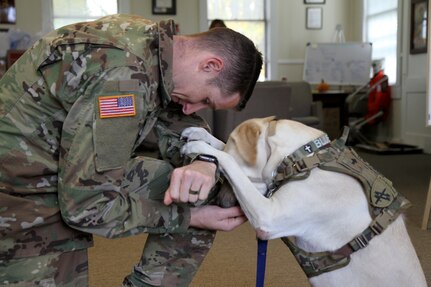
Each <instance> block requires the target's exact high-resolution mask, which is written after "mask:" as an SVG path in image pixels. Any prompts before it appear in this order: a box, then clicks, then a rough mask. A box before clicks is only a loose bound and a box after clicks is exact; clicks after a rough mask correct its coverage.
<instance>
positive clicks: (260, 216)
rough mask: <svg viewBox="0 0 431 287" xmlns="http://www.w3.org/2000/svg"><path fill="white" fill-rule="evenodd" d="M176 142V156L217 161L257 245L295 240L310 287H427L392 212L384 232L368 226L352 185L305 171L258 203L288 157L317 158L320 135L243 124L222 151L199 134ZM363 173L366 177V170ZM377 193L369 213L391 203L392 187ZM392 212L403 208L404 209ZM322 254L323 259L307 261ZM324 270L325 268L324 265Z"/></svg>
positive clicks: (344, 178) (357, 186)
mask: <svg viewBox="0 0 431 287" xmlns="http://www.w3.org/2000/svg"><path fill="white" fill-rule="evenodd" d="M182 136H183V137H184V138H187V139H188V143H187V144H186V145H185V146H184V147H183V150H182V152H183V153H185V154H189V153H202V154H210V155H213V156H215V157H217V159H218V161H219V165H220V169H221V170H222V172H223V173H224V174H225V176H226V177H227V179H228V181H229V182H230V184H231V186H232V188H233V191H234V193H235V196H236V198H237V199H238V201H239V204H240V205H241V207H242V209H243V210H244V213H245V215H246V216H247V218H248V219H249V222H250V223H251V225H252V226H253V227H254V229H255V230H256V233H257V236H258V237H259V238H261V239H274V238H281V237H285V238H286V237H289V238H291V237H294V238H295V243H294V244H293V246H296V247H294V248H293V249H292V248H291V250H293V251H294V254H295V253H296V252H297V250H302V251H303V252H302V253H301V252H299V253H298V254H299V255H298V254H296V255H297V259H298V258H299V259H298V261H299V262H300V261H304V262H305V263H304V262H302V263H303V265H302V267H303V269H304V271H305V270H306V269H308V271H310V270H311V273H307V272H306V273H307V275H308V277H310V279H309V280H310V283H311V284H312V285H313V286H331V287H334V286H343V287H345V286H349V287H353V286H361V287H362V286H376V287H383V286H391V287H392V286H415V287H420V286H427V284H426V281H425V276H424V274H423V271H422V268H421V265H420V263H419V260H418V258H417V255H416V252H415V250H414V248H413V245H412V243H411V241H410V238H409V235H408V233H407V230H406V227H405V224H404V220H403V217H402V216H396V217H392V215H393V214H394V213H395V212H394V211H392V210H391V208H392V205H391V206H389V207H385V208H384V209H383V210H389V211H388V212H386V211H385V212H384V214H383V215H384V216H383V220H382V218H380V220H379V221H377V223H379V224H381V225H385V224H384V223H385V220H386V223H388V224H387V226H386V227H385V226H384V227H383V228H382V226H380V225H379V224H374V223H373V218H374V217H375V216H374V215H373V214H372V212H371V211H370V204H369V200H368V196H367V193H366V192H364V188H363V186H364V185H363V184H361V183H360V181H359V180H358V179H356V178H355V177H353V176H351V175H347V174H344V173H341V172H334V171H330V170H325V169H322V168H312V169H310V170H308V171H307V172H306V176H303V174H301V173H300V174H298V175H297V177H298V178H296V180H288V181H286V182H284V181H282V184H280V187H279V188H278V190H276V191H275V192H274V193H273V195H272V196H271V197H266V196H265V194H266V193H267V192H268V188H271V187H272V186H274V178H275V175H276V174H277V170H280V166H281V163H283V162H285V161H286V160H285V159H286V158H287V156H288V155H292V154H295V153H296V155H298V150H301V149H304V150H306V151H307V152H308V153H309V155H307V156H304V157H303V158H304V159H306V160H309V158H310V159H311V158H316V157H313V155H317V154H319V155H320V154H321V153H322V154H324V150H321V148H322V146H328V142H329V141H327V140H325V135H324V133H323V132H322V131H319V130H316V129H313V128H311V127H308V126H305V125H303V124H301V123H298V122H295V121H291V120H278V121H277V120H274V118H273V117H269V118H262V119H251V120H248V121H245V122H243V123H242V124H240V125H239V126H238V127H237V128H236V129H235V130H234V131H233V132H232V133H231V135H230V138H229V139H228V141H227V143H226V145H224V144H223V142H221V141H219V140H217V139H216V138H214V137H213V136H212V135H210V134H208V133H207V132H206V131H205V130H203V129H199V128H189V129H186V130H185V131H184V132H183V134H182ZM335 149H336V148H335ZM297 157H298V156H297ZM290 158H292V157H290ZM299 158H301V156H299ZM349 161H352V162H355V161H356V159H354V160H351V159H349ZM311 162H313V160H311ZM364 168H367V169H368V170H372V168H371V167H369V166H367V165H365V166H364ZM282 173H283V172H282ZM377 178H379V179H380V177H379V176H377ZM381 186H383V187H384V188H380V189H379V184H377V187H376V189H377V190H380V191H378V192H377V193H375V194H374V196H375V197H376V199H374V202H373V204H374V205H379V204H380V202H381V201H383V200H384V199H389V198H390V197H391V196H392V199H393V198H394V197H396V198H398V197H397V194H395V193H392V194H390V192H387V189H388V188H390V187H391V186H390V185H388V183H387V182H386V181H383V183H381ZM379 192H380V193H379ZM400 197H402V196H401V195H400ZM396 201H397V200H395V201H394V202H396ZM398 205H404V201H402V202H401V203H400V204H398ZM381 217H382V216H381ZM382 222H383V224H382ZM370 226H371V229H372V230H374V229H378V230H377V232H376V234H374V235H372V236H371V237H372V240H371V238H370V236H368V235H369V234H368V233H369V232H368V231H370V230H371V229H370ZM371 233H373V232H371ZM283 241H285V240H284V239H283ZM368 241H369V242H368ZM285 242H286V241H285ZM346 248H347V249H349V250H347V249H346ZM352 249H356V250H354V251H352ZM346 250H347V251H346ZM307 252H311V253H312V254H313V255H312V256H311V257H312V258H311V259H309V258H308V259H307V256H308V255H309V253H307ZM316 252H317V253H316ZM319 252H320V253H319ZM321 252H324V253H321ZM322 254H326V255H325V256H329V257H325V258H323V259H322V258H320V259H319V258H318V259H315V258H314V257H313V256H314V255H316V256H317V257H318V256H320V255H322ZM328 254H329V255H328ZM331 256H332V257H331ZM343 256H344V257H343ZM328 258H329V259H328ZM340 258H341V259H340ZM307 260H308V261H307ZM307 262H308V263H307ZM327 262H329V265H330V266H327V265H325V264H326V263H327ZM334 262H335V263H334ZM331 264H334V266H332V265H331ZM337 264H338V265H340V266H338V267H337V266H335V265H337ZM313 269H315V270H314V271H316V270H317V271H318V272H314V271H313ZM322 270H324V272H320V271H322ZM326 271H329V272H326ZM313 272H314V273H313ZM310 274H311V275H310ZM286 284H288V282H286Z"/></svg>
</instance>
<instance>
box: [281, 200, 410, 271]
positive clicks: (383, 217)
mask: <svg viewBox="0 0 431 287" xmlns="http://www.w3.org/2000/svg"><path fill="white" fill-rule="evenodd" d="M409 206H410V202H409V201H408V200H407V199H406V198H405V197H403V196H402V195H398V196H397V198H396V199H395V200H394V201H393V202H392V203H391V205H390V206H389V207H387V208H385V209H383V210H382V212H381V213H380V214H379V215H378V216H376V217H375V218H374V220H373V221H372V222H371V223H370V225H369V226H368V227H367V228H366V229H365V230H364V231H363V232H362V233H361V234H359V235H358V236H356V237H355V238H353V239H352V240H351V241H350V242H348V243H346V244H345V245H343V246H342V247H340V248H339V249H337V250H335V251H326V252H307V251H305V250H303V249H301V248H300V247H298V246H297V245H296V244H295V243H294V242H293V241H292V240H291V239H290V238H288V237H284V238H282V241H283V242H284V243H285V244H286V245H287V247H289V249H290V251H291V252H292V254H293V255H294V256H295V258H296V260H297V261H298V263H299V265H300V266H301V268H302V270H304V272H305V274H306V275H307V277H308V278H311V277H314V276H317V275H320V274H322V273H325V272H329V271H333V270H337V269H340V268H343V267H345V266H346V265H347V264H349V262H350V255H351V254H352V253H353V252H356V251H358V250H361V249H363V248H365V247H367V246H368V243H369V241H370V240H371V239H373V237H375V236H377V235H379V234H381V233H382V232H383V231H384V230H385V229H386V228H387V227H388V226H389V224H391V223H392V222H393V221H394V220H395V219H396V218H397V217H398V215H399V214H400V213H401V212H402V211H403V210H405V209H406V208H408V207H409Z"/></svg>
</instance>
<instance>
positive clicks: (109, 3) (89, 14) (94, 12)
mask: <svg viewBox="0 0 431 287" xmlns="http://www.w3.org/2000/svg"><path fill="white" fill-rule="evenodd" d="M52 8H53V19H54V28H55V29H57V28H60V27H62V26H65V25H68V24H72V23H76V22H83V21H91V20H95V19H98V18H100V17H103V16H106V15H109V14H116V13H118V11H119V9H118V3H117V0H103V1H101V0H74V1H70V0H52Z"/></svg>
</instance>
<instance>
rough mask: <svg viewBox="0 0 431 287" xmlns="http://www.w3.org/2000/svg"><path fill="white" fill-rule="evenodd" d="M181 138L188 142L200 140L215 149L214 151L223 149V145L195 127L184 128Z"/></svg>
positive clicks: (205, 131)
mask: <svg viewBox="0 0 431 287" xmlns="http://www.w3.org/2000/svg"><path fill="white" fill-rule="evenodd" d="M181 137H182V138H185V139H187V141H188V142H189V141H198V140H201V141H204V142H206V143H207V144H209V145H211V146H213V147H215V148H216V149H219V150H222V149H224V143H223V142H222V141H220V140H219V139H217V138H215V137H214V136H213V135H212V134H210V133H209V132H207V130H205V129H204V128H197V127H190V128H186V129H185V130H184V131H183V132H182V133H181Z"/></svg>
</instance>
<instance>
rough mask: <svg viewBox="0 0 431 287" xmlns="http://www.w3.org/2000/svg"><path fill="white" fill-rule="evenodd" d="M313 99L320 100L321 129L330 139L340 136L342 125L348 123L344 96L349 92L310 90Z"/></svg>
mask: <svg viewBox="0 0 431 287" xmlns="http://www.w3.org/2000/svg"><path fill="white" fill-rule="evenodd" d="M312 94H313V101H321V102H322V106H323V115H324V119H323V121H324V122H323V130H324V131H325V132H326V133H328V136H329V137H330V138H331V139H334V138H338V137H339V136H341V132H342V129H343V126H347V125H348V124H349V119H348V110H347V108H346V98H347V97H348V96H349V95H350V93H349V92H346V91H343V90H329V91H327V92H318V91H312Z"/></svg>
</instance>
